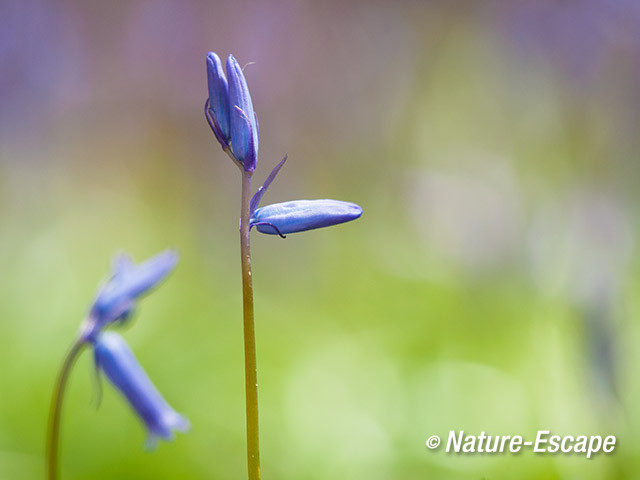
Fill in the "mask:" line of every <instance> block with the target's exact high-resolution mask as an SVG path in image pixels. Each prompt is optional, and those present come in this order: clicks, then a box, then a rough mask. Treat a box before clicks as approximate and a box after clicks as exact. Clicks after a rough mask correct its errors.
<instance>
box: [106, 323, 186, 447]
mask: <svg viewBox="0 0 640 480" xmlns="http://www.w3.org/2000/svg"><path fill="white" fill-rule="evenodd" d="M94 354H95V362H96V368H97V369H98V371H99V372H100V371H102V372H104V373H105V375H106V376H107V378H108V379H109V381H110V382H111V383H112V384H113V385H114V386H115V387H116V388H117V389H118V390H119V391H120V392H121V393H122V395H124V396H125V398H126V399H127V400H128V401H129V404H130V405H131V408H133V409H134V410H135V412H136V413H137V414H138V416H139V417H140V418H141V419H142V421H143V422H144V423H145V425H146V427H147V431H148V433H149V437H148V439H147V446H148V447H150V448H152V447H153V446H155V444H156V442H157V439H158V438H163V439H165V440H171V439H173V431H174V430H178V431H180V432H186V431H187V430H188V429H189V427H190V425H189V421H188V420H187V419H186V418H184V417H183V416H182V415H180V414H179V413H177V412H176V411H175V410H174V409H173V408H171V406H170V405H169V404H168V403H167V401H166V400H165V399H164V398H163V397H162V395H161V394H160V392H158V390H157V389H156V387H155V386H154V385H153V383H152V382H151V380H150V379H149V377H148V376H147V374H146V372H145V371H144V370H143V368H142V367H141V366H140V364H139V363H138V361H137V359H136V357H135V355H134V354H133V352H132V351H131V349H130V348H129V346H128V345H127V343H126V342H125V341H124V339H123V338H122V337H121V336H120V335H118V334H117V333H114V332H105V333H102V334H100V335H98V336H97V338H96V339H95V341H94Z"/></svg>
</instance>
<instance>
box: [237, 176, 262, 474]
mask: <svg viewBox="0 0 640 480" xmlns="http://www.w3.org/2000/svg"><path fill="white" fill-rule="evenodd" d="M241 172H242V202H241V211H240V255H241V262H242V307H243V325H244V368H245V395H246V415H247V466H248V470H249V480H259V479H260V442H259V436H258V367H257V360H256V333H255V322H254V316H253V282H252V278H251V243H250V236H249V217H250V204H251V175H252V172H247V171H245V170H241Z"/></svg>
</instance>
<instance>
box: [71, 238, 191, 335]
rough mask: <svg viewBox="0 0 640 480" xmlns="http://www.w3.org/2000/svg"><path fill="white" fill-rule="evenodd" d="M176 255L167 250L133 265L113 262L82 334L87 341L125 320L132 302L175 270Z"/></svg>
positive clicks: (124, 258) (123, 260) (127, 261)
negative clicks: (111, 269) (107, 279)
mask: <svg viewBox="0 0 640 480" xmlns="http://www.w3.org/2000/svg"><path fill="white" fill-rule="evenodd" d="M177 262H178V255H177V254H176V253H175V252H173V251H170V250H167V251H165V252H162V253H160V254H158V255H156V256H155V257H153V258H151V259H149V260H147V261H146V262H143V263H141V264H139V265H135V264H134V263H133V262H132V261H131V259H130V258H129V257H127V256H124V255H122V256H119V257H118V258H116V260H115V261H114V266H113V276H112V277H111V279H110V280H109V281H108V282H107V283H106V284H105V285H104V286H103V287H102V288H101V289H100V291H99V292H98V295H97V296H96V299H95V300H94V302H93V306H92V307H91V310H90V312H89V319H88V322H87V325H86V327H85V330H84V332H83V338H84V340H87V341H90V340H91V339H92V338H93V337H94V336H95V335H96V334H98V333H99V331H100V330H101V329H102V328H103V327H104V326H105V325H107V324H108V323H112V322H115V321H120V320H124V319H126V318H127V317H128V316H129V315H130V313H131V310H132V309H133V307H134V302H135V300H136V299H137V298H138V297H140V296H141V295H143V294H145V293H146V292H148V291H149V290H150V289H152V288H153V287H155V286H156V285H157V284H158V283H160V282H161V281H162V280H163V279H164V278H165V277H166V276H167V275H168V274H169V273H170V272H171V270H173V268H174V267H175V266H176V263H177Z"/></svg>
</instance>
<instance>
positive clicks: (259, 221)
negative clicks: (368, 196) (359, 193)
mask: <svg viewBox="0 0 640 480" xmlns="http://www.w3.org/2000/svg"><path fill="white" fill-rule="evenodd" d="M360 215H362V208H361V207H360V206H359V205H356V204H355V203H350V202H343V201H340V200H329V199H324V200H294V201H291V202H284V203H274V204H273V205H267V206H264V207H260V208H258V209H256V210H255V211H254V212H253V214H252V215H251V219H250V220H249V226H250V227H256V228H257V230H258V231H259V232H260V233H266V234H268V235H280V236H284V235H285V234H287V233H295V232H304V231H306V230H313V229H315V228H322V227H329V226H331V225H337V224H339V223H344V222H349V221H351V220H355V219H356V218H358V217H360Z"/></svg>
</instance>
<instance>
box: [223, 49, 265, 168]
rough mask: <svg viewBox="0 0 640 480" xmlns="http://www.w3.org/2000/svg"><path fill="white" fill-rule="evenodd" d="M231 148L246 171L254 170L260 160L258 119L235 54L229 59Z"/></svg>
mask: <svg viewBox="0 0 640 480" xmlns="http://www.w3.org/2000/svg"><path fill="white" fill-rule="evenodd" d="M227 75H228V76H229V108H230V114H229V115H230V124H231V131H230V134H231V148H232V150H233V154H234V155H235V157H236V159H237V160H238V161H239V162H240V163H242V165H243V166H244V169H245V171H247V172H253V171H254V170H255V168H256V163H257V162H258V121H257V117H256V114H255V113H254V111H253V104H252V103H251V95H250V94H249V87H247V81H246V79H245V78H244V73H242V68H240V65H238V62H237V61H236V59H235V58H233V55H229V58H228V59H227Z"/></svg>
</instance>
